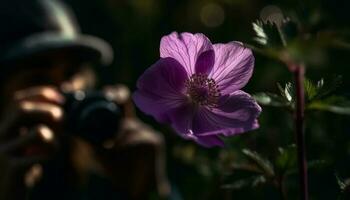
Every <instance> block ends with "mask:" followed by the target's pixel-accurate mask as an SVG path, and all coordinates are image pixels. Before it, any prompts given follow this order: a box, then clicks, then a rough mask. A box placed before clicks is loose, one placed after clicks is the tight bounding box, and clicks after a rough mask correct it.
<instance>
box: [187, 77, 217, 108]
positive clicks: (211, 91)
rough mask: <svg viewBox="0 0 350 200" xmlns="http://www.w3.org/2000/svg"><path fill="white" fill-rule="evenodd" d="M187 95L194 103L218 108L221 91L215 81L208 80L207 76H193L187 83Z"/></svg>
mask: <svg viewBox="0 0 350 200" xmlns="http://www.w3.org/2000/svg"><path fill="white" fill-rule="evenodd" d="M185 85H186V88H187V91H186V92H187V95H188V96H189V97H190V98H191V100H192V102H193V103H196V104H199V105H203V106H209V107H216V106H217V103H218V100H219V97H220V95H221V94H220V90H219V88H218V85H217V84H216V82H215V80H214V79H212V78H208V76H207V75H206V74H193V75H192V76H191V77H190V78H189V79H188V80H187V81H186V83H185Z"/></svg>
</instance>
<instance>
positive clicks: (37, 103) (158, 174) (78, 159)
mask: <svg viewBox="0 0 350 200" xmlns="http://www.w3.org/2000/svg"><path fill="white" fill-rule="evenodd" d="M0 10H1V11H0V20H2V21H1V22H2V28H1V30H0V41H1V43H0V44H1V46H0V72H1V73H0V92H1V97H2V98H1V101H0V105H1V106H0V113H1V115H0V199H6V200H12V199H146V198H147V197H148V196H149V195H150V193H151V192H156V193H158V196H160V197H166V196H167V194H168V193H169V188H168V184H167V180H166V177H165V171H164V168H165V167H164V155H163V153H164V149H163V148H164V144H163V139H162V137H161V136H160V135H159V134H157V133H156V132H155V131H154V130H152V129H151V128H149V127H148V126H147V125H145V124H143V123H142V122H140V121H139V120H138V119H137V118H136V117H135V116H134V114H133V106H132V103H131V101H130V94H129V90H128V88H127V87H126V86H124V85H116V86H108V87H107V86H106V87H104V88H103V89H102V90H101V91H102V92H101V93H102V94H103V95H104V96H105V97H106V99H107V100H108V101H113V102H114V103H115V104H116V105H117V106H118V107H117V108H118V111H119V112H118V114H119V115H118V117H119V118H118V119H119V120H118V121H119V122H118V123H117V121H116V122H115V124H112V126H115V127H116V129H115V134H112V135H107V136H106V137H104V133H103V131H100V132H98V133H95V132H93V133H92V134H95V135H92V136H91V135H88V134H85V133H84V132H81V133H74V134H73V133H72V132H74V131H71V130H70V131H68V130H67V129H68V126H67V124H69V119H70V118H68V117H67V116H68V113H67V112H69V110H67V108H66V106H67V104H68V103H67V102H68V101H69V98H71V97H70V96H72V95H73V96H74V95H75V96H74V98H77V99H78V100H79V98H84V94H85V93H81V91H92V90H93V89H94V87H95V86H96V81H97V77H96V75H95V73H94V71H93V68H92V65H93V64H99V65H108V64H110V63H111V61H112V58H113V52H112V49H111V47H110V46H109V44H107V43H106V42H105V41H103V40H101V39H99V38H97V37H94V36H88V35H83V34H81V33H80V31H79V27H78V25H77V23H76V21H75V18H74V16H73V13H72V12H71V10H70V9H69V8H68V7H67V6H66V5H65V4H63V3H62V2H60V1H58V0H30V1H24V0H12V1H8V2H3V3H2V4H1V6H0ZM81 95H83V96H81ZM84 111H85V110H84ZM92 120H93V121H92V122H98V123H99V124H102V126H107V125H108V124H107V122H106V121H103V120H104V119H99V118H94V116H92ZM74 123H75V122H74ZM86 123H88V121H87V122H86ZM73 125H74V124H73ZM83 125H85V124H83ZM87 125H89V124H87ZM116 125H118V127H117V126H116ZM87 127H89V126H87ZM101 130H104V129H103V128H102V129H101ZM113 130H114V129H113ZM87 131H89V130H87Z"/></svg>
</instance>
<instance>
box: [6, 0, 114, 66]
mask: <svg viewBox="0 0 350 200" xmlns="http://www.w3.org/2000/svg"><path fill="white" fill-rule="evenodd" d="M0 22H1V23H0V24H1V26H2V27H1V28H0V64H1V63H8V62H10V63H11V62H16V61H18V60H21V59H25V58H28V57H31V56H34V55H37V54H41V53H44V52H47V51H55V50H60V49H67V50H71V51H70V52H73V53H76V54H77V56H79V57H81V59H83V60H85V61H97V62H99V63H101V64H103V65H107V64H110V63H111V62H112V60H113V50H112V48H111V47H110V45H109V44H108V43H106V42H105V41H104V40H102V39H100V38H97V37H94V36H90V35H83V34H81V33H80V30H79V26H78V24H77V23H76V20H75V17H74V15H73V13H72V12H71V10H70V9H69V8H68V7H67V6H66V5H65V4H63V3H62V2H60V1H59V0H10V1H5V2H2V3H1V5H0Z"/></svg>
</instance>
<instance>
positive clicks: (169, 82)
mask: <svg viewBox="0 0 350 200" xmlns="http://www.w3.org/2000/svg"><path fill="white" fill-rule="evenodd" d="M186 79H187V74H186V71H185V69H184V68H183V67H182V66H181V65H180V63H178V62H177V61H176V60H175V59H173V58H162V59H160V60H159V61H158V62H156V63H155V64H154V65H152V66H151V67H150V68H148V69H147V70H146V71H145V72H144V74H143V75H142V76H141V77H140V78H139V80H138V82H137V88H138V90H137V91H136V92H135V93H134V94H133V100H134V102H135V104H136V105H137V106H138V108H140V110H142V111H143V112H145V113H146V114H150V115H152V116H154V117H155V118H156V119H157V120H158V121H165V120H166V117H165V116H164V113H165V112H167V110H170V109H173V108H175V107H178V106H180V105H181V104H182V103H183V102H184V101H185V96H184V95H183V93H182V92H183V90H184V89H185V85H184V84H185V80H186Z"/></svg>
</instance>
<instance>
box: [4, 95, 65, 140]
mask: <svg viewBox="0 0 350 200" xmlns="http://www.w3.org/2000/svg"><path fill="white" fill-rule="evenodd" d="M6 113H8V114H7V116H6V117H4V119H3V120H1V122H0V139H2V140H4V139H8V138H9V136H10V135H12V136H14V135H16V132H17V130H18V127H19V126H33V125H36V124H48V125H49V126H51V127H53V128H54V129H57V128H58V127H60V125H61V122H62V119H63V109H62V108H61V107H60V106H58V105H55V104H50V103H44V102H32V101H22V102H20V103H19V105H18V106H15V107H13V108H9V111H7V112H6Z"/></svg>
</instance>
